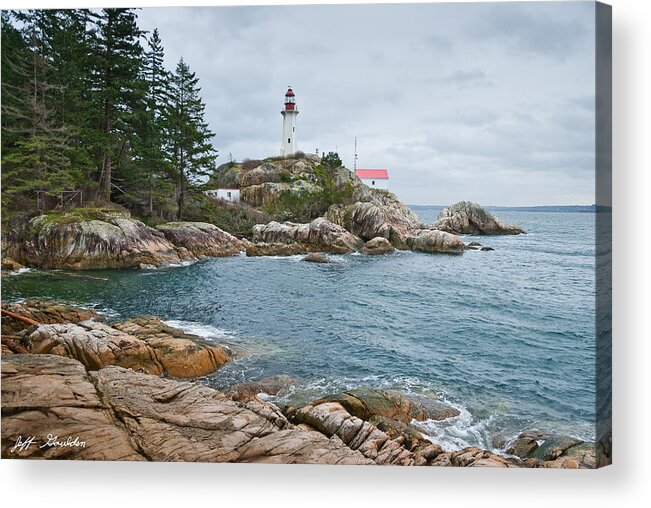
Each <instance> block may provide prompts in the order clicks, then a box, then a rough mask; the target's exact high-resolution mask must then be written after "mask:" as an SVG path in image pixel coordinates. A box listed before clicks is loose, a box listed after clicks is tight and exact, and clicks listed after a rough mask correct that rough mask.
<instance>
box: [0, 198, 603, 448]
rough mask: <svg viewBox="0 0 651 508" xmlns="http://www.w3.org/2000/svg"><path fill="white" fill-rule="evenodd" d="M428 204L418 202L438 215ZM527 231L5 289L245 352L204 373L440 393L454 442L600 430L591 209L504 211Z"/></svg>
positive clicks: (306, 391) (441, 432)
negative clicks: (378, 252)
mask: <svg viewBox="0 0 651 508" xmlns="http://www.w3.org/2000/svg"><path fill="white" fill-rule="evenodd" d="M437 211H438V209H435V208H429V209H424V208H418V209H417V210H416V213H418V214H419V216H420V218H421V220H422V221H423V222H431V221H432V220H433V219H434V218H435V216H436V213H437ZM499 216H500V218H501V219H503V220H504V221H506V222H512V223H516V224H518V225H520V226H521V227H523V228H524V229H525V230H526V231H527V234H526V235H520V236H504V237H473V236H466V237H464V240H465V241H466V242H470V241H478V242H480V243H481V244H482V245H488V246H491V247H493V248H494V249H495V251H494V252H479V251H467V252H465V253H463V254H462V255H441V254H439V255H436V254H422V253H415V252H397V253H396V254H393V255H389V256H378V257H366V256H361V255H342V256H333V257H332V258H333V261H334V262H333V263H331V264H315V263H305V262H302V261H301V256H293V257H266V258H247V257H246V256H238V257H233V258H219V259H209V260H205V261H200V262H197V263H194V264H191V265H188V266H180V267H174V268H164V269H158V270H149V271H140V270H123V271H90V272H83V274H85V275H91V276H96V277H97V276H99V277H106V278H108V280H107V281H101V280H95V279H89V278H83V277H70V276H68V275H67V273H68V272H57V271H39V270H31V271H28V272H25V273H22V274H20V275H16V276H13V277H6V278H5V279H4V280H3V284H2V296H3V300H5V301H10V300H17V299H21V298H29V297H41V298H55V299H64V300H67V301H70V302H73V303H76V304H81V305H84V306H89V307H93V308H96V309H99V310H101V311H103V312H105V313H106V314H107V316H108V318H109V319H123V318H128V317H131V316H136V315H142V314H153V315H158V316H161V317H163V318H164V319H166V320H167V321H168V322H170V323H171V324H173V325H176V326H180V327H182V328H184V329H186V330H188V331H191V332H193V333H197V334H199V335H202V336H204V337H207V338H209V339H213V340H215V341H217V342H219V343H224V344H227V345H229V346H230V347H231V348H233V349H235V350H238V351H243V352H245V353H246V354H245V355H242V356H241V357H240V358H239V359H237V360H235V361H233V362H231V363H230V364H227V365H226V366H225V367H224V368H223V369H222V370H220V371H218V372H217V373H215V374H214V375H211V376H208V377H205V378H202V379H201V380H200V381H201V382H203V383H206V384H208V385H210V386H213V387H215V388H225V387H227V386H229V385H231V384H233V383H239V382H243V381H248V380H255V379H259V378H262V377H266V376H270V375H274V374H289V375H291V376H293V377H295V378H297V380H298V382H297V384H296V385H295V386H294V387H292V388H291V389H290V390H288V391H286V392H284V393H283V392H281V394H280V395H279V396H278V397H272V398H271V400H273V401H275V402H277V403H278V404H301V403H304V402H308V401H310V400H313V399H315V398H318V397H321V396H324V395H327V394H328V393H335V392H337V391H340V390H342V389H349V388H353V387H357V386H371V387H382V388H395V389H399V390H402V391H405V392H412V393H419V394H424V395H428V396H431V397H437V398H440V399H442V400H445V401H447V402H448V403H450V404H452V405H454V406H455V407H457V408H459V409H460V410H461V415H460V416H459V417H456V418H453V419H450V420H447V421H445V422H434V421H430V422H425V423H424V425H425V426H426V427H427V428H428V429H429V431H430V432H431V433H432V439H433V440H434V441H435V442H439V443H441V444H443V445H444V447H447V448H461V447H463V446H467V445H478V446H482V447H485V448H489V449H494V445H493V443H494V439H493V438H495V437H496V436H498V437H499V436H501V437H502V438H509V437H511V436H514V435H517V434H518V433H519V432H521V431H522V430H525V429H531V428H538V429H542V430H548V431H552V432H560V433H565V434H569V435H573V436H576V437H579V438H581V439H584V440H594V433H595V431H594V420H595V407H594V406H595V257H594V255H595V247H594V244H595V233H594V227H595V215H594V214H587V213H586V214H582V213H544V212H543V213H541V212H501V213H500V214H499Z"/></svg>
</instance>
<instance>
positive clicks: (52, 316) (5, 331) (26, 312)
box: [2, 299, 99, 335]
mask: <svg viewBox="0 0 651 508" xmlns="http://www.w3.org/2000/svg"><path fill="white" fill-rule="evenodd" d="M2 310H5V311H9V312H11V313H13V314H16V315H18V316H22V317H24V318H27V319H30V320H32V321H36V322H37V323H41V324H55V323H79V321H86V320H88V319H95V318H97V317H99V315H98V314H97V312H95V311H94V310H91V309H83V308H81V307H77V306H74V305H68V304H66V303H62V302H56V301H53V300H34V299H32V300H27V301H25V302H22V303H3V304H2ZM29 326H30V325H28V324H26V323H25V322H24V321H20V320H18V319H16V318H14V317H10V316H7V315H4V314H3V316H2V335H15V334H17V333H19V332H21V331H22V330H24V329H25V328H29Z"/></svg>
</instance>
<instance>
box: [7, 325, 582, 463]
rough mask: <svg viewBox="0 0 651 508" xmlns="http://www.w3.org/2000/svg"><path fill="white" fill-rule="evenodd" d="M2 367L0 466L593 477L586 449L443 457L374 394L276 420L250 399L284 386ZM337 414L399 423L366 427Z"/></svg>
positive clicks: (417, 409) (392, 403)
mask: <svg viewBox="0 0 651 508" xmlns="http://www.w3.org/2000/svg"><path fill="white" fill-rule="evenodd" d="M49 326H60V325H49ZM2 363H3V364H2V418H3V421H2V423H3V424H2V457H3V458H19V457H20V458H57V459H76V460H155V461H186V462H190V461H204V462H273V463H301V464H309V463H317V464H378V465H404V466H412V465H432V466H454V467H478V466H492V467H564V468H572V467H591V466H590V465H589V460H590V458H592V459H594V454H593V451H594V447H592V449H591V448H590V447H589V446H587V443H580V444H575V445H572V446H569V448H568V447H567V444H560V443H556V444H555V445H554V446H550V448H549V451H550V454H545V456H546V457H549V459H550V460H543V459H542V458H526V459H520V458H517V457H516V458H514V457H503V456H500V455H496V454H494V453H492V452H489V451H486V450H482V449H480V448H476V447H468V448H464V449H462V450H458V451H453V452H450V451H447V452H446V451H444V450H443V449H442V448H441V446H439V445H437V444H433V443H430V442H429V441H428V440H427V439H426V438H425V437H424V436H423V435H422V434H421V433H419V432H418V431H417V430H414V429H413V427H410V426H409V425H408V424H406V423H405V422H404V419H406V418H408V417H410V416H414V417H421V416H423V407H422V406H420V405H418V404H414V403H413V402H405V401H404V400H402V396H398V397H397V398H396V395H394V394H391V393H389V394H388V395H387V394H386V393H385V392H384V391H382V390H366V391H364V390H363V391H362V393H360V394H359V395H360V396H361V397H362V399H363V400H364V401H366V402H364V403H363V404H362V403H361V400H362V399H357V397H352V398H354V399H356V401H352V400H351V399H346V398H341V402H337V401H326V400H322V401H316V402H313V403H311V404H308V405H307V406H304V407H302V408H300V409H291V410H288V411H287V415H288V416H287V417H285V416H284V415H283V414H282V413H281V412H280V411H279V410H278V408H276V407H275V406H274V405H273V404H270V403H268V402H265V401H263V400H261V399H260V398H258V397H257V394H256V393H254V392H257V390H259V389H262V391H265V390H269V391H274V390H275V389H276V388H278V389H279V390H280V389H282V388H281V385H282V386H286V382H287V381H288V378H284V377H282V378H281V377H279V378H278V379H270V380H261V381H260V382H259V383H260V385H259V386H253V384H251V385H249V386H248V387H247V386H244V385H242V386H240V387H239V388H234V389H233V390H232V391H231V392H229V395H230V397H229V396H227V395H225V394H222V393H220V392H218V391H216V390H214V389H212V388H208V387H206V386H203V385H201V384H196V383H190V382H180V381H175V380H172V379H165V378H162V377H159V376H153V375H151V374H146V373H139V372H136V371H134V370H131V369H125V368H123V367H116V366H109V367H105V368H101V369H99V370H91V371H90V372H87V370H86V369H85V368H84V366H83V365H82V363H80V362H79V361H77V360H75V359H72V358H65V357H62V356H57V355H51V354H15V355H9V356H4V357H3V360H2ZM257 393H260V392H257ZM367 395H368V396H367ZM374 399H377V400H376V402H372V400H374ZM344 404H346V405H347V406H348V407H350V408H351V410H353V411H359V407H360V405H363V406H364V407H366V409H364V411H367V410H369V409H370V408H374V409H373V411H374V412H376V413H377V412H384V413H389V414H393V415H394V416H398V417H401V418H402V419H401V420H397V419H394V418H391V417H389V416H380V415H378V414H374V415H372V416H371V417H370V418H369V419H368V420H367V421H365V420H364V419H362V418H360V417H358V416H354V415H353V414H351V412H350V411H349V409H348V407H346V406H344ZM362 414H367V413H366V412H363V413H362ZM32 436H33V438H31V437H32ZM47 443H50V444H49V445H48V444H47ZM542 448H543V447H542V446H541V447H539V449H542ZM561 449H562V450H563V451H562V453H560V454H559V453H558V452H559V451H560V450H561Z"/></svg>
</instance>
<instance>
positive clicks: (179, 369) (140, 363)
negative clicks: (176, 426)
mask: <svg viewBox="0 0 651 508" xmlns="http://www.w3.org/2000/svg"><path fill="white" fill-rule="evenodd" d="M20 342H21V344H22V345H24V346H25V347H26V348H27V350H29V351H30V352H31V353H34V354H54V355H58V356H66V357H68V358H74V359H76V360H78V361H80V362H81V363H82V364H83V365H84V366H85V367H86V368H87V369H88V370H98V369H102V368H104V367H106V366H109V365H119V366H122V367H126V368H130V369H134V370H142V371H144V372H148V373H150V374H157V375H159V374H163V373H166V374H169V375H170V376H175V377H197V376H204V375H206V374H210V373H211V372H214V371H215V370H217V369H218V368H219V367H221V366H222V365H223V364H225V363H226V362H227V361H229V359H230V353H229V352H228V351H227V350H226V349H225V348H223V347H221V346H218V345H215V344H211V343H208V342H207V341H204V340H202V339H201V338H200V337H197V336H194V335H189V334H186V333H183V332H182V331H180V330H177V329H175V328H172V327H170V326H167V325H166V324H164V323H163V322H162V321H161V320H160V319H159V318H154V317H143V318H136V319H132V320H129V321H126V322H124V323H118V324H116V325H114V327H111V326H108V325H106V324H104V323H98V322H95V321H81V322H80V323H78V324H72V323H65V324H52V325H38V326H36V327H35V328H33V329H30V330H26V331H25V332H23V337H22V339H21V341H20Z"/></svg>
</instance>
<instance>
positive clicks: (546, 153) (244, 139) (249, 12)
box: [139, 2, 595, 205]
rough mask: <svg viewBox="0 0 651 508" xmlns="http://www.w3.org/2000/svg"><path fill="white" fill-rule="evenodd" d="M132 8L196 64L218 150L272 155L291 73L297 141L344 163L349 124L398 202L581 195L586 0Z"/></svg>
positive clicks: (590, 134) (173, 54)
mask: <svg viewBox="0 0 651 508" xmlns="http://www.w3.org/2000/svg"><path fill="white" fill-rule="evenodd" d="M139 12H140V22H141V25H143V27H144V28H147V29H153V28H154V27H158V28H159V30H160V33H161V38H162V39H163V43H164V46H165V49H166V65H167V66H168V67H170V68H173V67H174V66H175V65H176V62H177V61H178V59H179V58H180V56H183V57H184V58H185V60H186V61H187V63H188V64H189V65H190V67H191V69H192V70H194V71H195V72H196V73H197V76H198V77H199V79H200V85H201V87H202V94H203V99H204V101H205V102H206V112H207V120H208V121H209V123H210V126H211V128H212V130H213V131H215V132H216V133H217V135H216V137H215V141H214V143H215V146H216V148H217V149H218V150H219V151H220V153H221V154H222V156H223V159H224V160H226V158H227V156H228V153H229V152H230V153H232V154H233V156H234V157H235V158H236V159H238V160H241V159H243V158H245V157H249V158H261V157H265V156H269V155H274V154H276V153H277V152H278V150H279V147H280V136H281V132H280V131H281V123H282V117H281V115H280V109H281V107H282V101H283V95H284V92H285V90H286V87H287V85H292V86H293V87H294V89H295V91H296V93H297V104H298V109H299V111H300V114H299V117H298V124H297V128H298V144H299V148H300V149H302V150H304V151H306V152H313V151H314V150H315V149H316V148H319V149H320V150H321V151H328V150H335V149H337V150H338V151H339V153H340V155H341V157H342V159H343V160H344V162H345V163H346V164H347V165H348V166H349V167H352V162H353V153H354V149H353V144H354V138H355V137H356V136H357V137H358V141H359V142H358V152H359V154H360V158H359V165H360V166H367V167H387V168H388V169H389V171H390V175H391V187H392V189H393V190H395V191H396V192H397V193H398V195H399V197H400V198H401V199H403V200H404V201H406V202H408V203H414V204H417V203H420V204H425V203H436V204H446V203H451V202H453V201H455V200H458V199H473V200H476V201H479V202H481V203H484V204H494V205H501V204H566V203H592V202H594V175H593V168H594V114H595V111H594V93H595V90H594V61H595V58H594V57H595V55H594V7H593V5H592V4H591V3H589V2H570V3H566V2H542V3H516V4H513V3H490V4H477V3H459V4H393V5H391V4H388V5H322V6H276V7H216V8H155V9H143V10H141V11H139ZM591 196H592V197H591Z"/></svg>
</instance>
